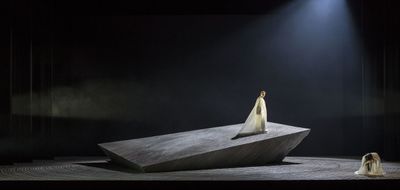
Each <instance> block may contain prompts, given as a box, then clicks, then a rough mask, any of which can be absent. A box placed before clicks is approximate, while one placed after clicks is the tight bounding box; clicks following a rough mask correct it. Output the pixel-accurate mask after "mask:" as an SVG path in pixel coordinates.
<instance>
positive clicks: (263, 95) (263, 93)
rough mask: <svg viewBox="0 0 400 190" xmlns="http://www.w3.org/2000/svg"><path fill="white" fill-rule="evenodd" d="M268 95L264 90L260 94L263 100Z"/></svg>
mask: <svg viewBox="0 0 400 190" xmlns="http://www.w3.org/2000/svg"><path fill="white" fill-rule="evenodd" d="M266 94H267V93H266V92H265V91H264V90H262V91H261V92H260V97H261V98H264V97H265V95H266Z"/></svg>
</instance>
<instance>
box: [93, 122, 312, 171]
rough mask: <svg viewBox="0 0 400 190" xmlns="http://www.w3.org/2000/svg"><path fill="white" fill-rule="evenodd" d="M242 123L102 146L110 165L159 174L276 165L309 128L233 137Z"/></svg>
mask: <svg viewBox="0 0 400 190" xmlns="http://www.w3.org/2000/svg"><path fill="white" fill-rule="evenodd" d="M241 126H242V124H237V125H228V126H222V127H214V128H207V129H200V130H194V131H187V132H180V133H173V134H167V135H160V136H153V137H146V138H139V139H132V140H124V141H117V142H110V143H102V144H99V146H100V147H101V148H102V149H103V150H104V152H105V153H106V154H107V156H109V157H110V158H111V160H112V161H113V162H116V163H119V164H122V165H125V166H128V167H131V168H134V169H136V170H139V171H142V172H163V171H175V170H194V169H208V168H224V167H238V166H255V165H265V164H267V163H271V162H280V161H282V160H283V158H284V157H285V156H286V155H287V154H288V153H289V152H290V151H291V150H293V149H294V148H295V147H296V146H297V145H298V144H299V143H300V142H301V141H302V140H303V139H304V138H305V137H306V136H307V135H308V133H309V132H310V129H306V128H299V127H293V126H289V125H283V124H278V123H272V122H268V133H265V134H258V135H253V136H248V137H242V138H238V139H235V140H232V139H231V138H232V137H234V136H235V135H236V134H237V132H238V131H239V130H240V128H241Z"/></svg>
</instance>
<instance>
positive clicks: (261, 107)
mask: <svg viewBox="0 0 400 190" xmlns="http://www.w3.org/2000/svg"><path fill="white" fill-rule="evenodd" d="M265 132H267V106H266V105H265V100H264V98H262V97H261V96H259V97H258V98H257V100H256V103H255V105H254V107H253V109H252V110H251V112H250V114H249V116H248V117H247V119H246V121H245V122H244V124H243V126H242V128H241V129H240V131H239V133H238V134H237V135H236V136H235V137H234V138H233V139H236V138H239V137H244V136H249V135H255V134H260V133H265Z"/></svg>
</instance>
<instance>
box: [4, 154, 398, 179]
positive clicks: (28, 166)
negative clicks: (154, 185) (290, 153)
mask: <svg viewBox="0 0 400 190" xmlns="http://www.w3.org/2000/svg"><path fill="white" fill-rule="evenodd" d="M360 159H361V158H357V159H353V158H351V159H349V158H317V157H286V158H285V159H284V160H283V161H284V162H283V163H281V164H274V165H266V166H257V167H237V168H220V169H207V170H192V171H174V172H161V173H137V172H135V171H133V170H129V169H128V168H126V167H121V166H119V165H115V164H112V163H109V162H108V161H107V160H106V159H105V158H85V159H78V158H72V159H62V160H52V161H35V162H33V163H24V164H18V165H8V166H0V181H12V180H41V181H42V180H45V181H47V180H79V181H82V180H106V181H109V180H122V181H127V180H128V181H143V180H144V181H149V180H150V181H153V180H162V181H176V180H178V181H210V180H212V181H221V180H223V181H238V180H239V181H247V180H261V181H298V180H300V181H318V180H323V181H327V180H328V181H336V180H346V181H347V180H357V181H358V180H368V181H370V180H374V181H376V180H400V163H398V162H385V161H383V169H384V170H385V172H386V175H385V176H383V177H366V176H359V175H355V174H354V171H356V170H357V169H358V168H359V167H360Z"/></svg>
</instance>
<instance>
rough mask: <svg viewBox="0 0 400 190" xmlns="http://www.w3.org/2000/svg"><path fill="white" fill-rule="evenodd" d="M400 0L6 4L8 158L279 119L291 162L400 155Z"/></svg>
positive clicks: (2, 72) (2, 120)
mask: <svg viewBox="0 0 400 190" xmlns="http://www.w3.org/2000/svg"><path fill="white" fill-rule="evenodd" d="M395 2H396V1H394V0H383V1H379V2H378V1H372V0H364V1H362V0H347V1H346V0H285V1H284V0H280V1H262V0H259V1H218V2H213V1H190V3H189V2H187V3H182V2H178V1H95V2H91V1H84V2H81V1H55V0H54V1H53V0H37V1H33V0H14V1H4V2H3V3H4V6H2V8H5V10H4V11H2V16H1V25H2V27H1V35H0V38H1V39H0V41H1V43H0V44H1V51H0V62H1V64H0V67H1V68H0V77H1V79H0V88H1V89H0V105H1V106H0V111H1V112H0V132H1V133H0V160H1V161H3V162H10V161H22V160H29V159H42V158H52V157H54V156H90V155H102V152H101V151H100V150H99V148H98V147H97V146H96V144H97V143H101V142H107V141H114V140H123V139H130V138H138V137H145V136H152V135H159V134H166V133H173V132H178V131H188V130H193V129H201V128H208V127H215V126H221V125H229V124H236V123H240V122H244V120H245V119H246V117H247V114H248V113H249V112H250V110H251V108H252V107H253V105H254V102H255V99H256V97H257V96H258V93H259V91H260V90H261V89H264V90H266V91H267V97H266V102H267V107H268V120H269V121H272V122H278V123H284V124H289V125H295V126H299V127H306V128H311V133H310V135H309V136H308V137H307V138H306V139H305V140H304V141H303V142H302V143H301V145H300V146H299V147H297V148H296V149H295V150H294V151H293V152H292V153H291V155H305V156H361V155H362V154H364V153H366V152H372V151H376V152H378V153H380V154H381V156H382V158H383V159H385V160H400V149H399V146H400V129H399V113H400V112H399V95H400V94H399V90H400V89H399V88H400V86H399V71H400V70H399V55H400V54H399V52H400V50H399V48H400V42H399V35H398V34H399V33H400V31H399V20H400V19H399V18H400V15H399V13H398V8H399V7H398V6H397V5H396V4H395Z"/></svg>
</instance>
